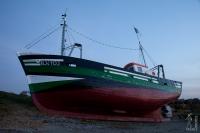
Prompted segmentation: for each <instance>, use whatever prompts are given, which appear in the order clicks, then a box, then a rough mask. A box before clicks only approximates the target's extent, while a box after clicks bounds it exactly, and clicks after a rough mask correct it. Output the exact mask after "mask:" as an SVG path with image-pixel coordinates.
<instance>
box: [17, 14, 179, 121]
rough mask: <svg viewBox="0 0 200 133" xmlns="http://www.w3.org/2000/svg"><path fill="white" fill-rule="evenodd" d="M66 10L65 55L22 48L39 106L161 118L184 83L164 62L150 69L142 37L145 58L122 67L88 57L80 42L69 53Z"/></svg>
mask: <svg viewBox="0 0 200 133" xmlns="http://www.w3.org/2000/svg"><path fill="white" fill-rule="evenodd" d="M62 16H63V23H62V25H61V26H62V43H61V55H50V54H35V53H18V58H19V60H20V63H21V65H22V68H23V70H24V72H25V75H26V77H27V79H28V85H29V89H30V93H31V97H32V100H33V103H34V104H35V105H36V107H37V108H38V109H39V110H41V111H43V112H46V113H48V114H54V115H64V116H66V117H72V118H81V119H98V120H119V121H154V122H158V121H162V120H163V119H164V118H163V116H162V113H161V107H163V106H164V105H166V104H168V103H170V102H172V101H174V100H176V99H177V98H178V97H179V96H180V94H181V91H182V83H181V82H179V81H174V80H170V79H167V78H166V77H165V72H164V67H163V65H157V66H155V67H153V68H152V69H148V67H147V65H146V62H145V59H144V55H143V47H142V45H141V43H140V41H139V50H140V52H141V53H142V55H143V59H144V64H139V63H135V62H131V63H128V64H127V65H125V66H124V67H123V68H122V67H117V66H113V65H109V64H104V63H100V62H96V61H91V60H87V59H83V58H82V45H81V44H79V43H75V44H74V45H72V46H70V48H71V51H70V54H69V55H67V56H66V55H65V54H64V53H65V49H66V46H65V31H66V14H64V15H62ZM135 31H136V33H138V31H137V29H136V28H135ZM68 48H69V47H68ZM74 48H78V49H80V58H79V57H72V56H71V53H72V51H73V49H74Z"/></svg>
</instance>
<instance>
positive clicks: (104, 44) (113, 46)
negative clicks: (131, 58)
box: [68, 26, 138, 51]
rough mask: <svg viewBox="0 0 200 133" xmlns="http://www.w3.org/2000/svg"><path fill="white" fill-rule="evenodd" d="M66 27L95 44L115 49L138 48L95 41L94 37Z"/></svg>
mask: <svg viewBox="0 0 200 133" xmlns="http://www.w3.org/2000/svg"><path fill="white" fill-rule="evenodd" d="M68 29H70V30H71V31H73V32H75V33H76V34H78V35H80V36H82V37H84V38H86V39H88V40H90V41H92V42H95V43H97V44H100V45H103V46H107V47H111V48H116V49H121V50H131V51H132V50H138V49H132V48H125V47H119V46H115V45H111V44H107V43H103V42H100V41H97V40H95V39H92V38H91V37H89V36H87V35H84V34H83V33H80V32H78V31H76V30H74V29H72V28H71V27H69V26H68Z"/></svg>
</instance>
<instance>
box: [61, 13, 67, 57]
mask: <svg viewBox="0 0 200 133" xmlns="http://www.w3.org/2000/svg"><path fill="white" fill-rule="evenodd" d="M66 16H67V15H66V13H65V14H63V15H62V19H63V24H61V26H62V39H61V55H63V56H64V51H65V31H66V27H67V25H66Z"/></svg>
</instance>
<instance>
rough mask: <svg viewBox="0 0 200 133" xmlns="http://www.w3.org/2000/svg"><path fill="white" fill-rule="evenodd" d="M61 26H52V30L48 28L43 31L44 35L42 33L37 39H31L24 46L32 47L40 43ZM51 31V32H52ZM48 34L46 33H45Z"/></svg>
mask: <svg viewBox="0 0 200 133" xmlns="http://www.w3.org/2000/svg"><path fill="white" fill-rule="evenodd" d="M59 28H60V25H59V26H56V28H54V29H53V28H52V29H53V30H52V29H50V30H48V31H47V32H45V33H43V34H42V35H40V36H39V37H37V38H36V39H34V40H33V41H31V42H30V43H28V44H27V45H25V46H24V48H26V49H30V48H31V47H33V46H35V45H36V44H37V43H39V42H40V41H41V40H43V39H45V38H47V37H48V36H50V35H51V34H53V33H54V32H55V31H57V30H58V29H59ZM50 31H51V32H50ZM47 33H48V34H47ZM45 34H46V35H45ZM44 35H45V36H44Z"/></svg>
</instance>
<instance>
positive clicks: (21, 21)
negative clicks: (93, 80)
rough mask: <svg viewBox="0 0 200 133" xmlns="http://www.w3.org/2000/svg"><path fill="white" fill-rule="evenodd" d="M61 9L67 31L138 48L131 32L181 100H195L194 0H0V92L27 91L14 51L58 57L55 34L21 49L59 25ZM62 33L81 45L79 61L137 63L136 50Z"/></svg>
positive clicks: (199, 27) (198, 75)
mask: <svg viewBox="0 0 200 133" xmlns="http://www.w3.org/2000/svg"><path fill="white" fill-rule="evenodd" d="M66 10H67V24H68V27H70V28H72V29H74V30H76V31H78V32H80V33H83V34H84V35H87V36H89V37H91V38H93V39H94V40H97V41H100V42H103V43H106V44H111V45H114V46H118V47H126V48H132V49H137V48H138V41H137V37H136V34H135V33H134V29H133V27H134V26H135V27H137V29H138V30H139V32H140V40H141V43H142V45H143V47H144V48H145V49H146V51H148V54H149V55H150V56H151V58H152V59H153V60H154V62H156V64H163V65H164V68H165V73H166V77H167V78H168V79H173V80H177V81H182V82H183V90H182V95H181V98H200V85H199V82H200V70H199V68H200V39H199V38H200V37H199V35H200V1H199V0H151V1H150V0H98V1H97V0H1V1H0V61H1V66H0V74H1V76H0V91H8V92H15V93H20V92H21V91H23V90H26V91H28V85H27V80H26V76H25V74H24V72H23V69H22V67H21V65H20V63H19V60H18V58H17V54H16V53H17V52H26V51H28V52H37V53H40V52H41V53H51V54H60V45H61V29H60V30H58V31H56V32H55V33H53V34H52V35H51V36H49V37H47V38H46V39H44V40H42V41H40V42H39V43H38V44H37V45H35V46H34V47H32V48H31V49H29V50H27V49H25V48H24V46H25V45H27V44H29V43H30V42H31V41H33V40H34V39H36V38H37V37H38V36H40V35H41V34H43V33H45V32H46V31H48V30H49V29H52V27H55V26H56V25H59V24H60V23H61V22H62V21H61V15H62V14H63V13H64V12H65V11H66ZM67 31H68V32H67V34H66V36H69V37H67V38H69V39H67V43H70V42H71V43H72V42H77V43H81V44H82V45H83V58H85V59H89V60H94V61H98V62H102V63H107V64H111V65H115V66H119V67H123V66H124V65H125V64H127V63H128V62H132V61H136V60H138V51H137V50H132V51H131V50H121V49H115V48H110V47H105V46H102V45H100V44H97V43H95V42H92V41H90V40H88V39H86V38H84V37H82V36H80V35H79V34H77V33H75V32H73V31H72V30H70V29H69V28H68V29H67ZM73 56H78V51H77V50H75V53H74V55H73ZM145 56H146V58H147V55H145ZM147 62H148V64H150V65H149V66H150V67H151V66H152V64H151V62H150V60H149V59H148V58H147Z"/></svg>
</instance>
